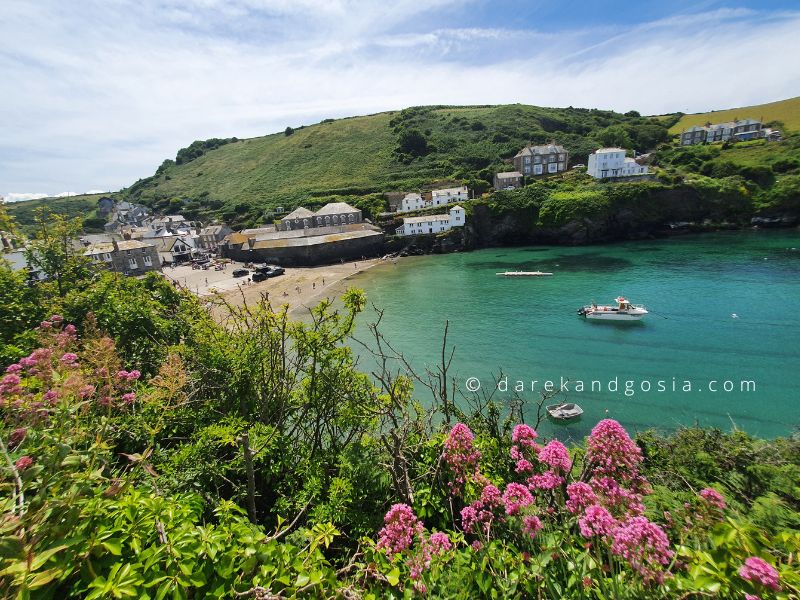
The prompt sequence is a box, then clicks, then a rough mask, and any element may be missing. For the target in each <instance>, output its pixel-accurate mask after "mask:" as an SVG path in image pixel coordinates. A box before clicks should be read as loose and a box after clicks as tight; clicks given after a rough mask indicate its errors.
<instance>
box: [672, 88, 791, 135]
mask: <svg viewBox="0 0 800 600" xmlns="http://www.w3.org/2000/svg"><path fill="white" fill-rule="evenodd" d="M747 118H752V119H763V120H764V122H765V123H769V122H770V121H779V122H780V123H781V124H782V125H783V128H784V129H786V130H788V131H792V132H797V131H800V96H798V97H796V98H789V99H788V100H780V101H778V102H770V103H768V104H757V105H755V106H743V107H742V108H731V109H728V110H715V111H711V112H707V113H698V114H694V115H684V116H683V117H681V120H680V121H678V122H677V123H676V124H675V125H673V126H672V127H670V129H669V132H670V133H672V134H675V133H680V132H681V131H683V130H684V129H686V128H687V127H692V126H694V125H703V124H705V123H708V122H709V121H710V122H711V123H723V122H725V121H732V120H733V119H747Z"/></svg>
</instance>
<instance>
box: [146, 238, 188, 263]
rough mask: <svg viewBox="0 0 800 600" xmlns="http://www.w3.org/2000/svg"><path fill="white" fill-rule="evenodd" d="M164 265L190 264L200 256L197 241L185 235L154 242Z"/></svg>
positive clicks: (159, 239)
mask: <svg viewBox="0 0 800 600" xmlns="http://www.w3.org/2000/svg"><path fill="white" fill-rule="evenodd" d="M153 241H154V242H155V245H156V248H158V255H159V257H160V258H161V263H162V264H165V265H167V264H169V265H174V264H180V263H184V262H189V261H190V260H192V259H193V258H194V257H195V255H196V254H198V248H197V242H196V239H195V238H193V237H190V236H185V235H175V236H172V237H161V238H157V239H155V240H153Z"/></svg>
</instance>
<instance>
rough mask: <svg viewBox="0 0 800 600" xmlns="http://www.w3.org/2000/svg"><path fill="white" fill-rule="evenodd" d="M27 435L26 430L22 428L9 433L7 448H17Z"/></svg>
mask: <svg viewBox="0 0 800 600" xmlns="http://www.w3.org/2000/svg"><path fill="white" fill-rule="evenodd" d="M26 435H28V430H27V429H25V428H24V427H18V428H17V429H15V430H14V431H12V432H11V435H9V436H8V446H9V448H16V447H17V446H19V445H20V444H21V443H22V441H23V440H24V439H25V436H26Z"/></svg>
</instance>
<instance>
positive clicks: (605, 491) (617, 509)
mask: <svg viewBox="0 0 800 600" xmlns="http://www.w3.org/2000/svg"><path fill="white" fill-rule="evenodd" d="M591 484H592V489H593V490H594V492H595V494H597V496H598V497H601V498H602V500H603V504H604V505H605V506H607V507H608V508H609V510H611V511H612V512H614V513H616V514H617V515H620V514H627V515H630V516H637V515H641V514H642V513H644V504H643V503H642V496H641V494H638V493H636V492H633V491H631V490H628V489H626V488H624V487H622V486H621V485H620V484H619V482H618V481H617V480H616V479H613V478H612V477H600V478H595V479H592V481H591Z"/></svg>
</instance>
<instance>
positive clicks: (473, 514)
mask: <svg viewBox="0 0 800 600" xmlns="http://www.w3.org/2000/svg"><path fill="white" fill-rule="evenodd" d="M477 522H478V509H477V508H476V507H475V506H474V505H472V504H470V505H469V506H465V507H464V508H462V509H461V529H463V530H464V531H471V530H472V526H473V525H474V524H475V523H477Z"/></svg>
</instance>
